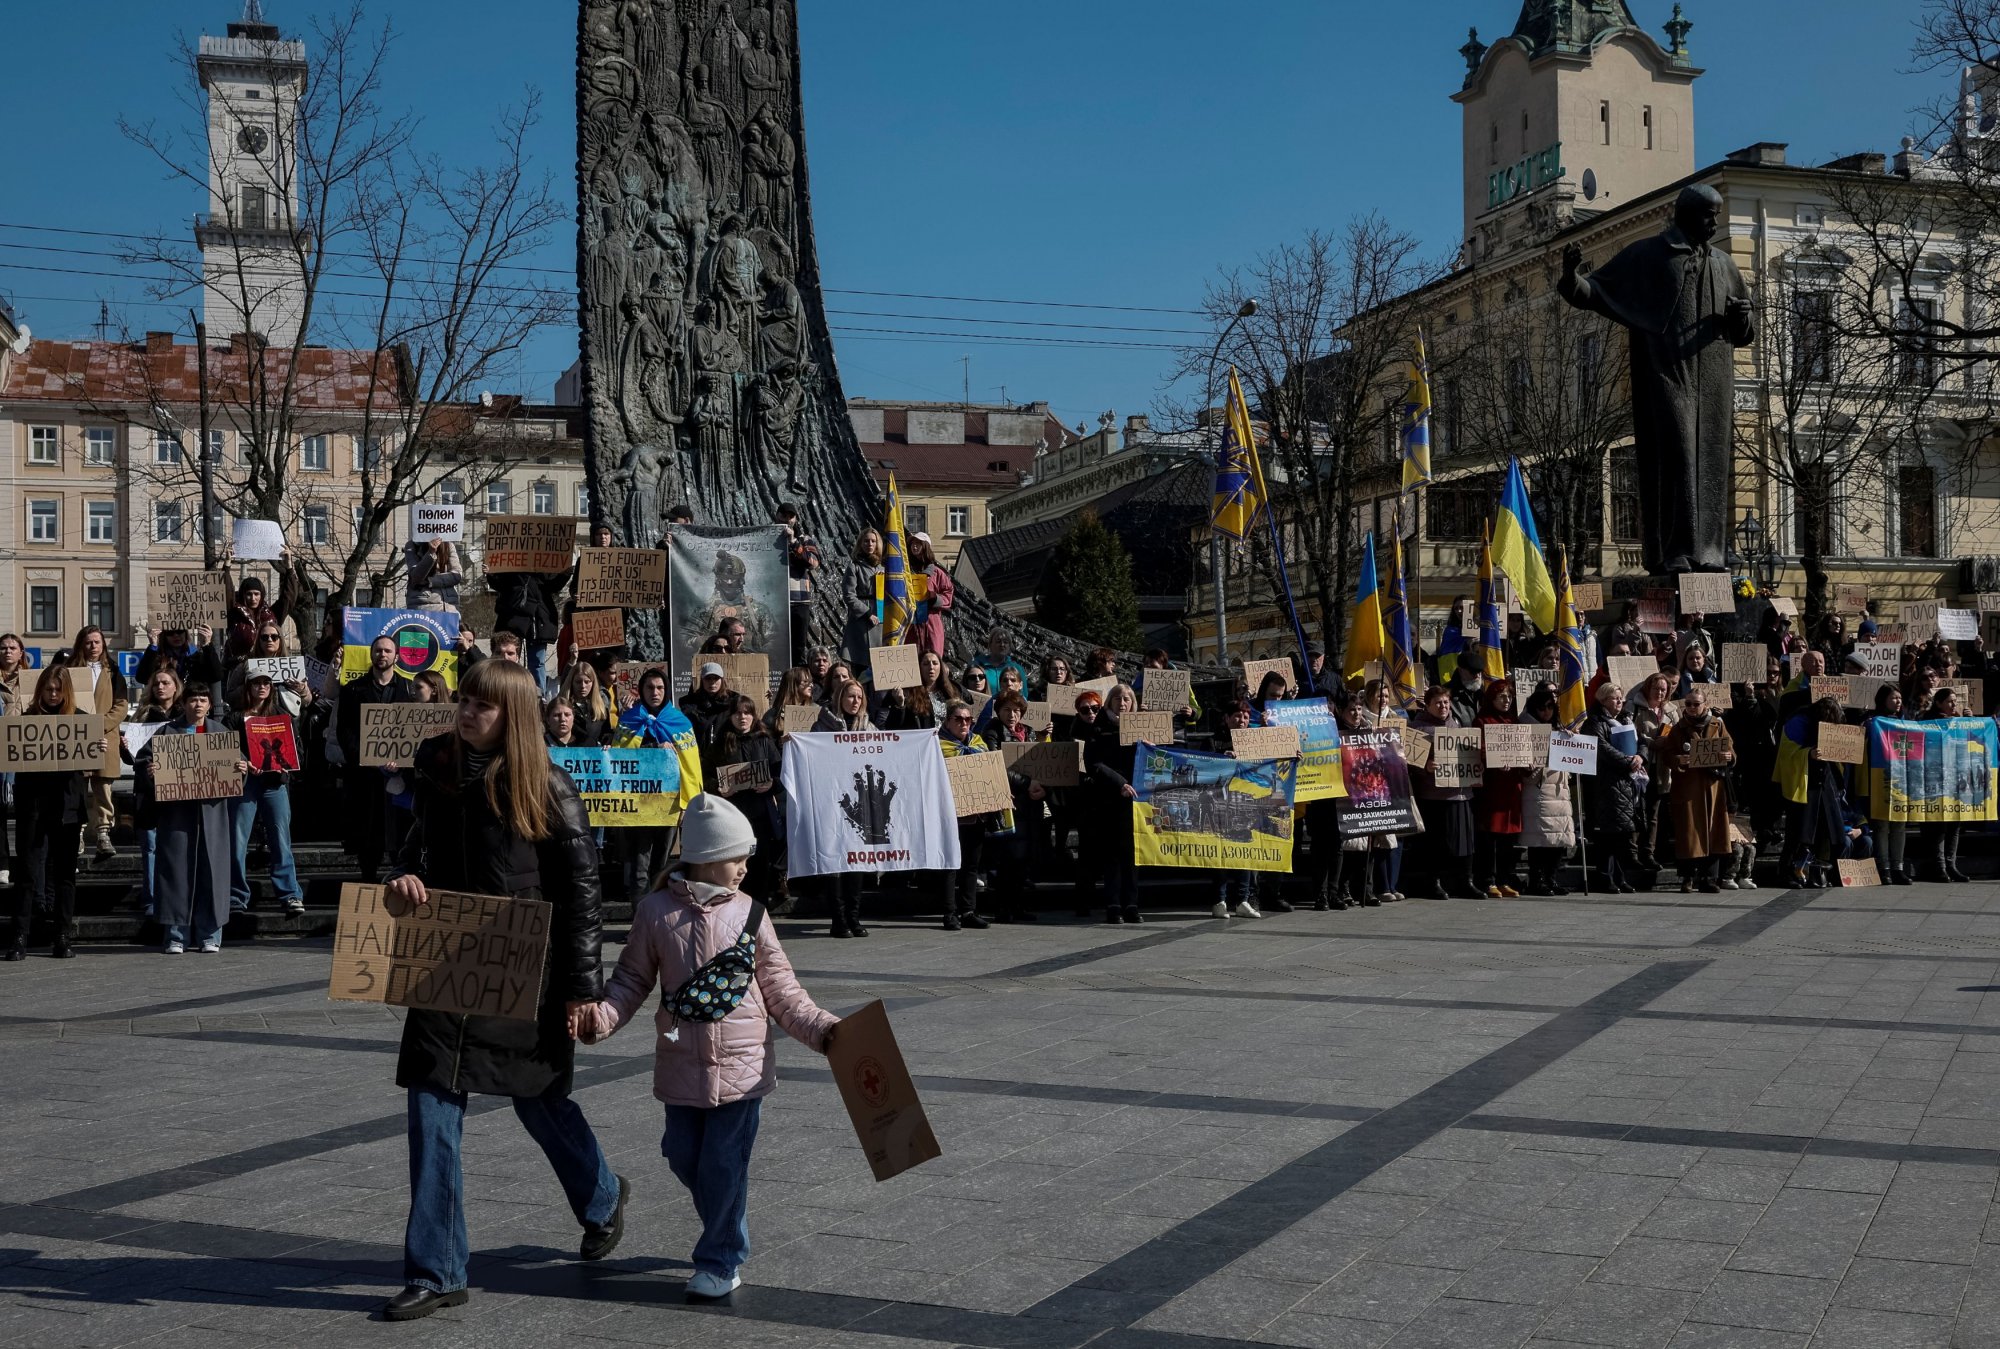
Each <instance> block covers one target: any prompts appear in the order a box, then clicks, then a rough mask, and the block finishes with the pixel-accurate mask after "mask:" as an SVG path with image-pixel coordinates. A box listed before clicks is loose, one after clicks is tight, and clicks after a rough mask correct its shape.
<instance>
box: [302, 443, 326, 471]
mask: <svg viewBox="0 0 2000 1349" xmlns="http://www.w3.org/2000/svg"><path fill="white" fill-rule="evenodd" d="M299 467H300V468H302V469H304V470H305V471H306V472H308V473H330V472H332V471H333V452H332V451H331V450H330V449H328V448H327V443H326V437H325V436H307V437H306V438H305V439H304V440H302V441H300V442H299Z"/></svg>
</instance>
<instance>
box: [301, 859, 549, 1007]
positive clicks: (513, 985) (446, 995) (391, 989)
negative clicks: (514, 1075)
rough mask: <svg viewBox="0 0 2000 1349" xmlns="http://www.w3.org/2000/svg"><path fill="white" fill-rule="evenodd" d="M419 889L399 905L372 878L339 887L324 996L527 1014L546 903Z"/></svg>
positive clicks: (542, 953)
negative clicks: (414, 899) (418, 898)
mask: <svg viewBox="0 0 2000 1349" xmlns="http://www.w3.org/2000/svg"><path fill="white" fill-rule="evenodd" d="M425 898H426V900H427V901H428V902H427V903H424V904H407V903H404V902H402V901H399V900H393V899H391V898H389V894H388V891H387V890H385V889H384V888H383V887H381V886H379V885H352V884H350V885H343V886H341V887H340V917H339V919H338V920H337V922H336V925H335V927H334V932H333V971H332V974H331V975H330V977H329V978H328V980H327V987H326V995H327V997H329V998H331V999H333V1000H334V1001H336V1002H381V1003H388V1004H390V1005H391V1006H395V1007H421V1008H425V1009H428V1010H430V1011H434V1012H452V1013H456V1014H458V1015H462V1016H497V1017H505V1018H507V1019H508V1020H511V1021H533V1020H534V1019H535V1014H536V1010H537V1008H538V1007H539V1006H540V1003H541V995H542V966H543V964H544V962H545V961H546V958H547V956H548V949H549V921H550V916H551V914H552V913H553V912H554V910H553V907H552V906H551V905H550V904H548V903H547V902H546V901H544V900H539V899H509V898H506V897H504V896H500V895H468V894H463V893H461V892H459V891H456V890H432V891H430V892H429V893H428V894H427V895H426V897H425Z"/></svg>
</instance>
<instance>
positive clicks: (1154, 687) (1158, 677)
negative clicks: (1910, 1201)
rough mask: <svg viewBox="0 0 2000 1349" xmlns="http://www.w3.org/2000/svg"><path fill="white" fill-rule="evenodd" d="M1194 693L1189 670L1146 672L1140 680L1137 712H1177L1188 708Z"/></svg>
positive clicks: (1192, 680) (1192, 677) (1191, 675)
mask: <svg viewBox="0 0 2000 1349" xmlns="http://www.w3.org/2000/svg"><path fill="white" fill-rule="evenodd" d="M1193 691H1194V673H1193V672H1192V671H1189V670H1148V671H1146V673H1145V676H1144V678H1143V679H1142V680H1141V687H1140V689H1139V710H1140V711H1142V712H1178V711H1180V710H1181V709H1182V708H1183V707H1186V706H1188V697H1189V695H1190V694H1192V693H1193Z"/></svg>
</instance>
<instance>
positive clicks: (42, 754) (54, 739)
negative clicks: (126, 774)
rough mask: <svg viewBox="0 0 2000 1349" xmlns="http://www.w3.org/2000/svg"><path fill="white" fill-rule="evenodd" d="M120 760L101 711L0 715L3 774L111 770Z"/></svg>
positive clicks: (0, 746) (0, 764)
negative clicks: (113, 754) (115, 758)
mask: <svg viewBox="0 0 2000 1349" xmlns="http://www.w3.org/2000/svg"><path fill="white" fill-rule="evenodd" d="M116 762H117V761H116V760H114V759H113V758H111V747H110V745H109V744H107V743H106V737H105V733H104V718H103V717H102V716H100V715H99V714H98V713H95V712H78V713H77V714H76V715H74V716H56V717H25V716H23V717H0V773H80V772H85V771H95V772H109V771H110V770H111V768H112V766H113V764H115V763H116Z"/></svg>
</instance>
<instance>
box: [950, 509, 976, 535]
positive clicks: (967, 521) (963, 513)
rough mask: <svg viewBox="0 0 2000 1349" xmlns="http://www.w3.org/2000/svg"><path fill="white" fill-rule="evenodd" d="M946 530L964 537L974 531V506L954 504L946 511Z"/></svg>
mask: <svg viewBox="0 0 2000 1349" xmlns="http://www.w3.org/2000/svg"><path fill="white" fill-rule="evenodd" d="M944 532H945V533H947V534H951V535H954V536H957V537H961V538H962V537H964V536H965V535H967V534H970V533H971V532H972V507H970V506H953V507H951V508H949V509H948V510H946V511H945V526H944Z"/></svg>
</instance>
